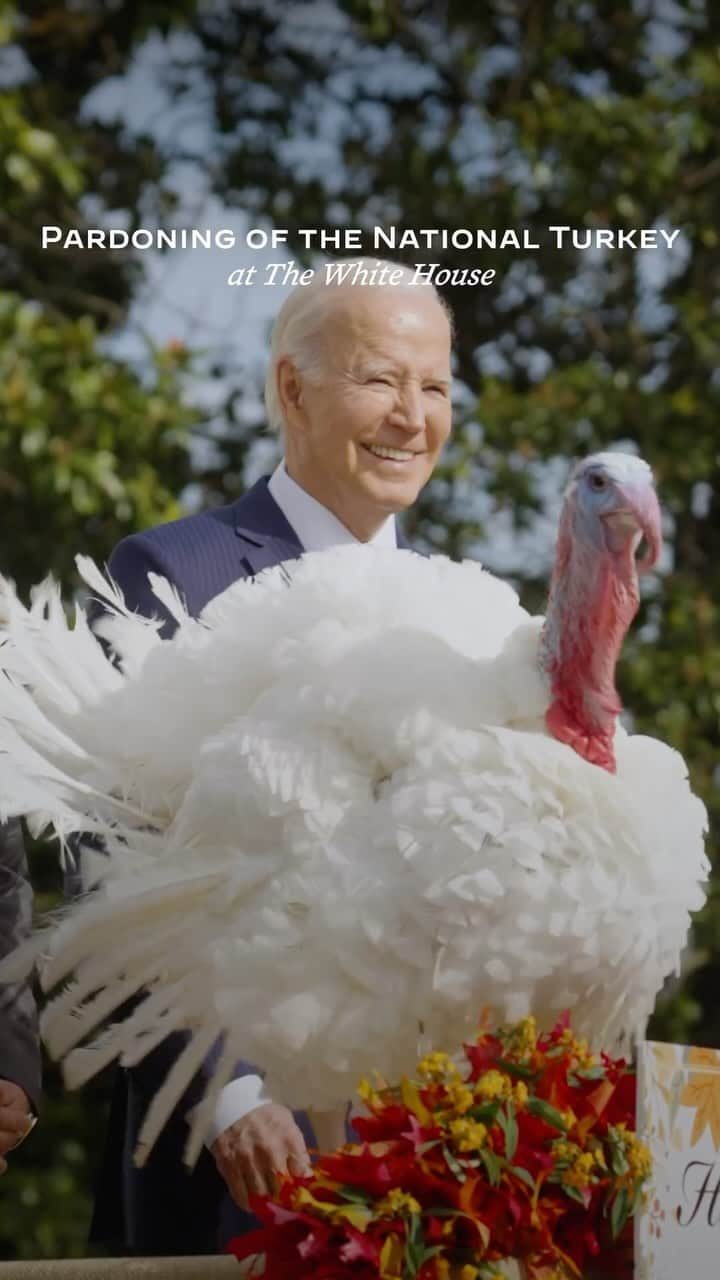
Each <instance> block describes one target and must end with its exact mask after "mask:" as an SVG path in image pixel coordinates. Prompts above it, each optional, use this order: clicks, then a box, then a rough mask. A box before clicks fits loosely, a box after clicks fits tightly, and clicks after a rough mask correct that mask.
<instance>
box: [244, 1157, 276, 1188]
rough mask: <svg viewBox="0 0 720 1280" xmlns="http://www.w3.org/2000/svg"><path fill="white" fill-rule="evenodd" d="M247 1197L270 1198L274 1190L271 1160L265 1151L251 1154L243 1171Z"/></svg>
mask: <svg viewBox="0 0 720 1280" xmlns="http://www.w3.org/2000/svg"><path fill="white" fill-rule="evenodd" d="M243 1177H244V1180H245V1186H246V1187H247V1191H248V1195H252V1196H271V1195H272V1194H273V1191H274V1190H275V1174H274V1172H273V1168H272V1159H271V1158H270V1156H269V1154H268V1152H267V1151H265V1150H258V1151H255V1152H253V1156H252V1159H251V1161H250V1163H249V1164H248V1165H246V1167H245V1169H244V1170H243Z"/></svg>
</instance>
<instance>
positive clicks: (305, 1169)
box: [287, 1129, 312, 1178]
mask: <svg viewBox="0 0 720 1280" xmlns="http://www.w3.org/2000/svg"><path fill="white" fill-rule="evenodd" d="M311 1168H312V1166H311V1164H310V1156H309V1155H308V1149H307V1147H306V1146H305V1139H304V1138H303V1136H302V1134H301V1132H300V1130H299V1129H298V1131H297V1137H294V1139H293V1141H292V1142H290V1143H289V1144H288V1152H287V1171H288V1173H292V1174H295V1176H296V1177H298V1178H304V1177H306V1176H307V1174H309V1173H310V1171H311Z"/></svg>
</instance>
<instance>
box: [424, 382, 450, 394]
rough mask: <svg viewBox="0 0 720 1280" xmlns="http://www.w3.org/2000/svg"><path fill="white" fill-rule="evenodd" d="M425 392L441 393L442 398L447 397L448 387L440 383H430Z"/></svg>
mask: <svg viewBox="0 0 720 1280" xmlns="http://www.w3.org/2000/svg"><path fill="white" fill-rule="evenodd" d="M425 390H426V391H437V392H438V393H439V395H441V396H444V395H446V394H447V387H445V386H443V385H442V383H440V382H430V383H429V384H428V385H427V386H426V388H425Z"/></svg>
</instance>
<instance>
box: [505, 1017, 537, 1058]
mask: <svg viewBox="0 0 720 1280" xmlns="http://www.w3.org/2000/svg"><path fill="white" fill-rule="evenodd" d="M511 1043H512V1050H513V1052H514V1053H516V1054H521V1055H522V1056H523V1057H526V1056H527V1054H529V1053H532V1052H533V1050H534V1049H536V1048H537V1022H536V1021H535V1019H534V1017H533V1016H532V1014H529V1015H528V1017H527V1018H523V1019H522V1020H521V1021H520V1022H518V1023H517V1025H516V1026H514V1027H513V1030H512V1042H511Z"/></svg>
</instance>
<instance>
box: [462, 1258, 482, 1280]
mask: <svg viewBox="0 0 720 1280" xmlns="http://www.w3.org/2000/svg"><path fill="white" fill-rule="evenodd" d="M479 1275H480V1272H479V1271H478V1269H477V1267H473V1266H472V1264H471V1263H470V1262H466V1263H465V1266H464V1267H461V1268H460V1272H459V1276H460V1280H476V1278H477V1276H479Z"/></svg>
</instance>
